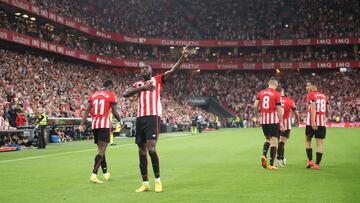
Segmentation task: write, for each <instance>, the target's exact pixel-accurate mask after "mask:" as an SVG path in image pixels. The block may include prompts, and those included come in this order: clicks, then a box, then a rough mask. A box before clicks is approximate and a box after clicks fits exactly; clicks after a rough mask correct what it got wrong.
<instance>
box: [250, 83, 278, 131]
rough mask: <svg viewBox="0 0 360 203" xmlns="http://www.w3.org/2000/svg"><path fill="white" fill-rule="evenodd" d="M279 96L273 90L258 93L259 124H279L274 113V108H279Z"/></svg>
mask: <svg viewBox="0 0 360 203" xmlns="http://www.w3.org/2000/svg"><path fill="white" fill-rule="evenodd" d="M280 98H281V95H280V93H279V92H277V91H276V90H274V89H271V88H268V89H265V90H261V91H259V93H258V94H257V98H256V99H257V100H259V105H260V113H261V124H276V123H279V118H278V116H277V113H276V106H280V105H281V103H280Z"/></svg>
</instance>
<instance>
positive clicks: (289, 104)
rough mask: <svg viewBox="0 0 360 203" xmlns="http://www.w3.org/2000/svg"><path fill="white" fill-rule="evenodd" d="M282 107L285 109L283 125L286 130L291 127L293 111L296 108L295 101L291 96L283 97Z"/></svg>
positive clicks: (281, 99) (281, 100)
mask: <svg viewBox="0 0 360 203" xmlns="http://www.w3.org/2000/svg"><path fill="white" fill-rule="evenodd" d="M280 102H281V107H282V109H283V110H284V115H283V124H284V125H283V126H284V128H285V130H290V129H291V111H292V110H295V108H296V106H295V102H294V101H293V100H292V99H291V98H290V97H281V98H280Z"/></svg>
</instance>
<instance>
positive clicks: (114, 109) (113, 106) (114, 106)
mask: <svg viewBox="0 0 360 203" xmlns="http://www.w3.org/2000/svg"><path fill="white" fill-rule="evenodd" d="M111 112H112V114H113V115H114V117H115V118H116V120H118V121H121V116H120V113H119V110H118V106H117V103H116V102H114V103H112V104H111Z"/></svg>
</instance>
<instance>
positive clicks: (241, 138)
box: [0, 128, 360, 203]
mask: <svg viewBox="0 0 360 203" xmlns="http://www.w3.org/2000/svg"><path fill="white" fill-rule="evenodd" d="M174 135H175V136H174ZM263 141H264V137H263V135H262V131H261V129H260V128H258V129H224V130H219V131H216V132H209V133H203V134H201V135H196V136H192V135H190V134H188V133H182V134H173V136H171V135H161V136H160V140H159V143H158V153H159V157H160V166H161V179H162V182H163V186H164V192H163V193H155V192H154V191H153V187H154V178H153V173H152V168H151V165H150V164H149V165H150V168H149V177H150V183H151V186H152V191H150V192H146V193H135V192H134V191H135V189H137V188H138V187H139V186H140V184H141V179H140V175H139V168H138V156H137V148H136V145H135V144H134V140H133V139H121V140H116V142H117V146H112V147H109V148H108V151H107V161H108V167H109V172H111V174H112V179H111V181H109V182H105V183H104V184H102V185H96V184H91V183H90V182H89V181H88V179H89V177H90V174H91V169H92V165H93V159H94V155H95V153H96V150H95V145H94V144H93V143H92V141H78V142H73V143H63V144H50V145H48V148H47V149H46V150H36V149H33V150H24V151H20V152H10V153H1V154H0V201H1V202H4V203H5V202H6V203H9V202H36V203H39V202H46V203H48V202H51V203H52V202H55V203H57V202H74V203H91V202H103V203H105V202H156V203H160V202H167V203H174V202H183V203H187V202H206V203H209V202H360V148H359V144H360V129H334V128H333V129H328V134H327V139H326V140H325V152H324V156H323V161H322V164H321V167H322V168H321V170H320V171H314V170H306V169H304V165H305V163H306V154H305V150H304V129H298V128H297V129H293V132H292V135H291V138H290V140H289V142H288V143H287V144H286V150H285V157H286V158H287V160H288V166H287V167H286V168H281V169H280V170H278V171H266V170H264V169H263V168H262V167H261V165H260V155H261V151H262V144H263ZM314 157H315V152H314ZM99 176H100V178H102V172H101V169H100V170H99Z"/></svg>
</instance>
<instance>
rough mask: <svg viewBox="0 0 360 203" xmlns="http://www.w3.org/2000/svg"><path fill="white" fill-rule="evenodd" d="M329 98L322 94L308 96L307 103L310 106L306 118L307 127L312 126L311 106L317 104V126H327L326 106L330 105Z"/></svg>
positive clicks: (315, 93)
mask: <svg viewBox="0 0 360 203" xmlns="http://www.w3.org/2000/svg"><path fill="white" fill-rule="evenodd" d="M328 101H329V100H328V98H327V97H326V96H325V94H323V93H320V92H310V93H309V94H307V95H306V102H307V103H308V104H309V107H308V113H307V118H306V125H311V122H312V121H311V116H310V104H311V103H313V102H315V105H316V115H315V124H316V125H317V126H325V124H326V106H327V103H328Z"/></svg>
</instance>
